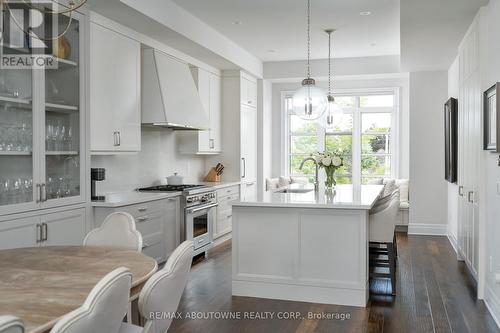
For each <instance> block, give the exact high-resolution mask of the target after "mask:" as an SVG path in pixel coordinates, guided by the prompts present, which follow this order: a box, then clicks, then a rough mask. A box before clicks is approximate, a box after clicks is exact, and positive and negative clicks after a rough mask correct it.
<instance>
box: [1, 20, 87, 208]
mask: <svg viewBox="0 0 500 333" xmlns="http://www.w3.org/2000/svg"><path fill="white" fill-rule="evenodd" d="M46 15H52V14H49V13H47V14H46ZM82 19H83V16H81V15H80V14H77V13H73V14H72V15H71V18H70V17H69V16H68V15H66V14H65V15H63V14H59V15H58V17H57V19H55V20H47V21H48V22H51V24H52V31H53V32H52V36H53V37H52V38H48V39H47V40H45V43H46V45H48V47H49V48H50V49H51V51H50V52H51V54H53V56H54V58H53V59H54V61H57V64H56V65H55V66H44V67H42V68H31V69H19V68H12V69H4V68H1V69H0V214H10V213H15V212H19V211H23V210H29V209H38V208H48V207H55V206H59V205H67V204H73V203H79V202H83V201H84V196H85V193H83V192H84V191H83V190H84V186H83V185H82V184H84V180H85V173H84V169H85V168H83V167H82V162H83V163H84V162H85V126H84V124H85V117H84V112H83V111H82V110H84V107H83V100H84V99H83V87H84V81H83V69H82V63H83V62H82V59H83V58H84V57H83V50H82V49H83V47H82V43H83V40H84V39H83V31H84V27H83V25H82V24H83V20H82ZM58 36H59V37H58ZM2 47H3V50H4V52H5V51H7V52H12V49H11V48H9V46H2ZM16 52H20V53H21V52H23V50H19V49H18V50H16ZM24 52H26V53H28V54H30V53H36V51H33V50H30V49H29V48H28V47H26V49H24Z"/></svg>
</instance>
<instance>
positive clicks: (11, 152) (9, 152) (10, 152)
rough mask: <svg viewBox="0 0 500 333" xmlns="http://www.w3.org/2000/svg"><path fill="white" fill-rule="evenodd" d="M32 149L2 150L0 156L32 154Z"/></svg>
mask: <svg viewBox="0 0 500 333" xmlns="http://www.w3.org/2000/svg"><path fill="white" fill-rule="evenodd" d="M32 154H33V152H31V151H3V150H0V156H31V155H32Z"/></svg>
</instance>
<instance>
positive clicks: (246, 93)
mask: <svg viewBox="0 0 500 333" xmlns="http://www.w3.org/2000/svg"><path fill="white" fill-rule="evenodd" d="M240 88H241V103H242V104H244V105H248V106H251V107H254V108H256V107H257V81H256V80H255V79H254V78H252V77H250V76H248V75H243V76H242V78H241V87H240Z"/></svg>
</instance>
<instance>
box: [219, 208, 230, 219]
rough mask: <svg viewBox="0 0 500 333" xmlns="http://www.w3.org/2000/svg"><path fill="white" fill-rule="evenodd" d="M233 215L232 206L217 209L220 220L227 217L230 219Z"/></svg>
mask: <svg viewBox="0 0 500 333" xmlns="http://www.w3.org/2000/svg"><path fill="white" fill-rule="evenodd" d="M232 217H233V210H232V209H231V208H229V209H224V210H222V209H217V221H218V220H225V219H230V218H232Z"/></svg>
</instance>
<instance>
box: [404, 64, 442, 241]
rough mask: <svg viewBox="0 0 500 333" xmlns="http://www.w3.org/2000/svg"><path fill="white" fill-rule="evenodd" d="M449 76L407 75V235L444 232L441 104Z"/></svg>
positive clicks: (440, 74) (436, 74)
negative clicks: (408, 92) (408, 111)
mask: <svg viewBox="0 0 500 333" xmlns="http://www.w3.org/2000/svg"><path fill="white" fill-rule="evenodd" d="M447 81H448V73H447V72H446V71H437V72H417V73H410V200H411V208H410V225H409V228H408V232H409V233H413V234H426V233H429V234H442V235H446V233H447V225H446V223H447V218H448V217H447V196H448V193H447V191H448V190H447V185H446V181H445V179H444V116H443V105H444V103H445V102H446V100H447V96H448V82H447Z"/></svg>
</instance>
